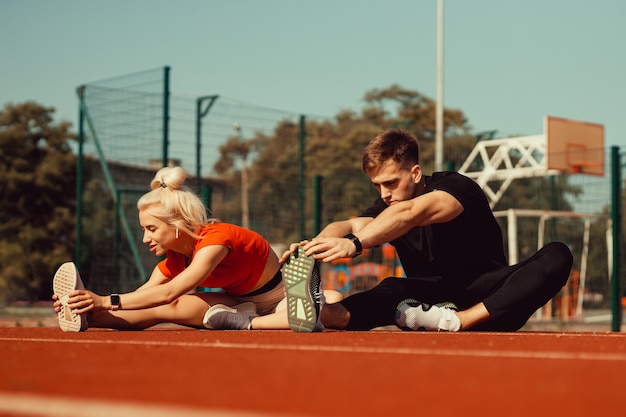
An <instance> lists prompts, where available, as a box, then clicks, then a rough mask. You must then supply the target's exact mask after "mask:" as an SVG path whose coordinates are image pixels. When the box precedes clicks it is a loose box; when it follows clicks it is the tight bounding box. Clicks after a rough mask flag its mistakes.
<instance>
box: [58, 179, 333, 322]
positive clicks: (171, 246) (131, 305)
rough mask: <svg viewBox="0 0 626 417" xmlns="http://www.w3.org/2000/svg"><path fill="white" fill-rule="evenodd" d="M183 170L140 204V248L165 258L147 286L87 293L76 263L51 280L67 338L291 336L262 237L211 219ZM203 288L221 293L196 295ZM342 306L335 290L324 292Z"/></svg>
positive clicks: (277, 272)
mask: <svg viewBox="0 0 626 417" xmlns="http://www.w3.org/2000/svg"><path fill="white" fill-rule="evenodd" d="M186 177H187V175H186V173H185V171H184V170H183V169H182V168H180V167H174V168H169V167H168V168H163V169H161V170H160V171H159V172H157V174H156V176H155V178H154V179H153V180H152V183H151V190H152V191H150V192H148V193H146V194H145V195H143V196H142V197H141V198H140V199H139V201H138V203H137V208H138V210H139V223H140V225H141V228H142V230H143V232H144V236H143V243H145V244H146V245H148V247H149V249H150V252H152V253H153V254H154V255H155V256H158V257H161V256H163V255H165V259H164V260H162V261H160V262H159V263H158V264H157V266H156V267H155V268H154V270H153V271H152V274H151V275H150V278H149V279H148V281H147V282H146V283H145V284H143V285H142V286H141V287H139V288H138V289H137V290H135V291H133V292H129V293H125V294H111V295H106V296H102V295H98V294H95V293H94V292H92V291H89V290H87V289H84V286H83V283H82V281H81V279H80V275H79V273H78V271H77V269H76V267H75V265H74V264H73V263H71V262H68V263H65V264H63V265H61V267H60V268H59V270H58V271H57V273H56V274H55V277H54V282H53V287H54V288H53V290H54V295H53V299H54V300H55V303H54V308H55V311H56V312H57V315H58V319H59V326H60V327H61V329H62V330H64V331H83V330H86V329H87V328H88V327H99V328H112V329H119V330H141V329H145V328H148V327H151V326H153V325H156V324H159V323H164V322H168V323H175V324H180V325H184V326H191V327H196V328H204V327H206V328H210V329H242V330H243V329H289V328H290V326H289V323H288V319H287V312H286V300H285V288H284V283H283V278H282V273H281V265H280V263H279V261H278V257H277V256H276V254H275V253H274V252H273V251H272V249H271V248H270V245H269V243H268V242H267V241H266V240H265V239H264V238H263V237H262V236H261V235H259V234H258V233H256V232H254V231H251V230H248V229H245V228H242V227H239V226H236V225H232V224H228V223H223V222H220V221H218V220H216V219H212V218H208V217H207V214H206V213H207V210H206V207H205V206H204V204H203V203H202V201H201V200H200V199H199V198H198V197H197V196H196V195H195V194H194V193H193V192H191V191H190V190H189V189H188V188H186V187H185V186H184V181H185V179H186ZM198 287H205V288H221V289H222V290H223V291H221V292H202V293H195V292H194V291H195V289H196V288H198ZM324 296H325V297H326V298H327V299H328V301H331V302H332V301H339V300H340V299H341V298H342V296H341V294H340V293H338V292H336V291H325V292H324Z"/></svg>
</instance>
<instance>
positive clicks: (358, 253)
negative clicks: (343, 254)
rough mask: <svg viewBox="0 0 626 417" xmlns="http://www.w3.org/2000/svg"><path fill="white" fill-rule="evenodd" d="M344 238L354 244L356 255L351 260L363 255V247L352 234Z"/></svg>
mask: <svg viewBox="0 0 626 417" xmlns="http://www.w3.org/2000/svg"><path fill="white" fill-rule="evenodd" d="M344 238H346V239H350V240H351V241H352V243H354V246H355V247H356V253H355V254H354V256H353V258H356V257H357V256H359V255H360V254H361V253H363V245H361V241H360V240H359V238H358V237H356V236H354V235H353V234H352V233H348V234H347V235H345V236H344Z"/></svg>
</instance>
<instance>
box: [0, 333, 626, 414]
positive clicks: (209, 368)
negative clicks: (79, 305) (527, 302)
mask: <svg viewBox="0 0 626 417" xmlns="http://www.w3.org/2000/svg"><path fill="white" fill-rule="evenodd" d="M625 379H626V335H625V334H621V333H536V332H518V333H426V332H400V331H371V332H337V331H328V332H323V333H309V334H303V333H293V332H291V331H208V330H188V329H184V328H157V329H153V330H146V331H142V332H117V331H109V330H96V329H90V330H89V331H87V332H84V333H63V332H61V331H60V330H59V329H57V328H0V416H24V415H28V416H69V415H77V416H114V417H126V416H133V417H143V416H150V417H160V416H161V415H163V416H166V415H167V416H170V417H172V416H174V417H192V416H193V417H195V416H266V415H274V416H276V415H280V416H394V415H395V416H400V415H403V414H404V415H410V416H421V415H425V416H440V415H448V416H454V415H464V416H496V415H498V416H502V415H504V416H507V417H512V416H524V417H528V416H533V417H534V416H551V417H573V416H593V415H599V413H601V412H611V413H612V414H611V415H626V411H625V410H624V408H625V405H626V401H624V395H625V394H624V393H625V392H626V387H625V386H624V385H625ZM401 413H402V414H401Z"/></svg>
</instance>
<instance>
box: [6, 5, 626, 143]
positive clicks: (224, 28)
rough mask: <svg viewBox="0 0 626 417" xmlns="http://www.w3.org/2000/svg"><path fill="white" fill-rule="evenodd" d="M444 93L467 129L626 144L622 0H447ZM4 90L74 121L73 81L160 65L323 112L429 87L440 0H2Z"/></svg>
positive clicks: (244, 96) (276, 105) (214, 90)
mask: <svg viewBox="0 0 626 417" xmlns="http://www.w3.org/2000/svg"><path fill="white" fill-rule="evenodd" d="M444 1H445V2H444V23H443V30H444V47H443V51H444V65H443V68H444V69H443V80H444V81H443V90H444V94H443V104H444V106H445V107H446V108H454V109H459V110H461V111H463V113H464V114H465V115H466V117H467V119H468V123H469V125H470V126H471V128H472V132H473V133H478V132H481V131H486V130H497V131H498V132H497V137H507V136H520V135H521V136H523V135H535V134H541V133H543V120H544V116H546V115H550V116H556V117H562V118H567V119H574V120H580V121H586V122H593V123H598V124H602V125H604V126H605V145H607V146H612V145H618V146H622V147H626V105H625V100H626V81H625V76H626V47H625V46H624V42H625V41H626V2H625V1H623V0H524V1H521V0H444ZM0 51H1V52H2V53H1V55H0V105H2V106H3V107H4V105H6V104H7V103H13V104H17V103H21V102H25V101H29V100H34V101H36V102H38V103H40V104H43V105H45V106H51V107H54V108H55V109H56V113H55V120H56V119H59V120H61V119H62V120H68V121H71V122H72V123H73V124H74V126H75V127H76V126H77V123H76V121H77V114H78V101H77V99H76V87H77V86H79V85H81V84H87V83H90V82H95V81H99V80H103V79H108V78H112V77H117V76H121V75H125V74H131V73H136V72H140V71H144V70H150V69H155V68H160V67H164V66H169V67H170V68H171V77H172V78H171V79H172V81H171V90H172V94H174V95H177V94H179V95H186V96H203V95H210V94H219V95H221V96H226V97H229V98H232V99H236V100H241V101H242V102H246V103H253V104H255V105H258V106H262V107H268V108H273V109H280V110H285V111H290V112H298V113H301V114H311V115H315V116H327V117H332V116H334V115H336V114H337V113H339V112H340V111H342V110H345V109H350V110H353V111H355V112H360V110H361V109H362V108H363V106H364V103H363V101H362V98H363V96H364V94H365V93H366V92H367V91H369V90H371V89H374V88H379V89H382V88H386V87H389V86H391V85H392V84H398V85H400V86H402V87H404V88H407V89H410V90H414V91H418V92H420V93H421V94H424V95H426V96H429V97H431V98H433V99H435V98H436V97H437V71H436V68H437V0H412V1H409V0H384V1H382V0H317V1H303V0H264V1H263V0H229V1H226V0H222V1H218V0H178V1H173V0H169V1H166V0H106V1H104V0H102V1H95V0H54V1H51V0H0Z"/></svg>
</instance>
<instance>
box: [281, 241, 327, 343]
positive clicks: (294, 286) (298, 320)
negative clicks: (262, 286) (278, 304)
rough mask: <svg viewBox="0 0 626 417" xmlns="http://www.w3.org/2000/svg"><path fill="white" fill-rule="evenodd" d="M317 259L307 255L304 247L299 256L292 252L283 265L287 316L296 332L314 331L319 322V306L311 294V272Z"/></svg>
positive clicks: (300, 248)
mask: <svg viewBox="0 0 626 417" xmlns="http://www.w3.org/2000/svg"><path fill="white" fill-rule="evenodd" d="M314 267H315V259H313V257H311V256H306V255H305V253H304V249H302V247H299V248H298V252H297V256H296V255H295V254H292V255H291V256H290V258H289V263H286V262H285V265H284V266H283V271H282V273H283V280H284V281H285V290H286V292H287V316H288V318H289V327H290V328H291V330H293V331H294V332H313V331H314V330H315V325H316V323H317V316H318V313H319V311H318V310H319V307H318V306H317V304H316V303H315V298H314V297H313V294H311V274H312V273H313V268H314Z"/></svg>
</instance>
